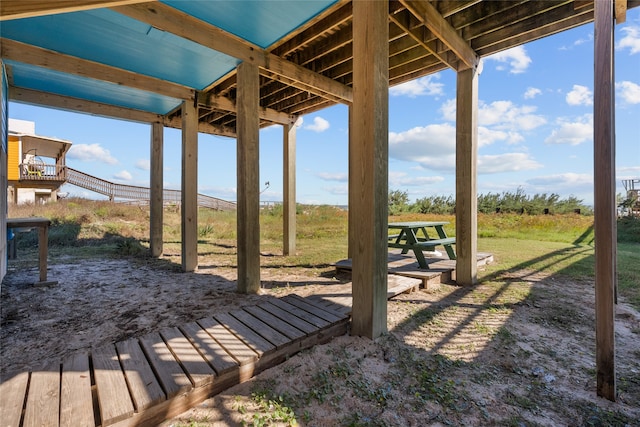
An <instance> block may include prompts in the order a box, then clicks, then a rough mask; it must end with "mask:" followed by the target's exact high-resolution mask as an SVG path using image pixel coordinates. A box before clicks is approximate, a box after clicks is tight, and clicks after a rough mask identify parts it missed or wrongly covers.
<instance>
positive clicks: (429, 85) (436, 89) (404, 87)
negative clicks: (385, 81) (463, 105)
mask: <svg viewBox="0 0 640 427" xmlns="http://www.w3.org/2000/svg"><path fill="white" fill-rule="evenodd" d="M439 78H440V76H438V75H437V74H433V75H430V76H426V77H421V78H419V79H415V80H411V81H408V82H405V83H402V84H399V85H397V86H393V87H391V88H389V95H391V96H403V95H406V96H408V97H410V98H415V97H416V96H423V95H428V96H439V95H443V94H444V92H443V91H442V88H443V87H444V84H442V83H437V82H435V81H434V80H436V79H439Z"/></svg>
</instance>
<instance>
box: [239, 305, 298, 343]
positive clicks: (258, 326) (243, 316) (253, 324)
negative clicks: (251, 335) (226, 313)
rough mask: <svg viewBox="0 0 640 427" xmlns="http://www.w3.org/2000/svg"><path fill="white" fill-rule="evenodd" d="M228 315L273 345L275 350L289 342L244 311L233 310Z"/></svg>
mask: <svg viewBox="0 0 640 427" xmlns="http://www.w3.org/2000/svg"><path fill="white" fill-rule="evenodd" d="M230 314H231V315H232V316H233V317H235V318H236V319H238V320H239V321H241V322H242V323H244V324H245V325H247V327H249V328H251V329H252V330H253V331H255V332H256V333H258V334H259V335H261V336H262V337H263V338H264V339H266V340H267V341H269V342H270V343H271V344H273V345H275V346H276V348H281V347H282V346H284V345H286V344H287V343H288V342H289V338H287V337H285V336H284V335H282V334H281V333H280V332H278V331H276V330H275V329H273V328H272V327H271V326H269V325H268V324H266V323H264V322H263V321H261V320H260V319H257V318H256V317H254V316H252V315H250V314H249V313H248V312H246V311H244V310H234V311H232V312H231V313H230Z"/></svg>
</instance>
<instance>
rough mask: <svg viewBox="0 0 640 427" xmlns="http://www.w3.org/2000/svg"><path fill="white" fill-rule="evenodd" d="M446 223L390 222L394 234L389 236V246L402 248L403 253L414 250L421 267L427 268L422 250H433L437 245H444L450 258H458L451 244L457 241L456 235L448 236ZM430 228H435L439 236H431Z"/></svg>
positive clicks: (390, 228)
mask: <svg viewBox="0 0 640 427" xmlns="http://www.w3.org/2000/svg"><path fill="white" fill-rule="evenodd" d="M446 224H448V222H446V221H413V222H390V223H389V230H392V232H394V234H390V235H389V236H388V246H389V247H390V248H397V249H402V253H403V254H406V253H408V252H409V251H410V250H411V251H413V253H414V254H415V256H416V259H417V260H418V264H419V265H420V268H427V261H426V260H425V258H424V254H423V253H422V251H423V250H433V249H435V247H436V246H440V245H441V246H444V248H445V250H446V251H447V255H449V259H456V253H455V252H454V251H453V247H452V246H451V245H453V244H455V243H456V239H455V237H447V233H446V232H445V231H444V226H445V225H446ZM429 228H433V229H434V230H435V232H436V234H437V235H438V237H437V238H433V237H432V236H429V233H428V231H427V229H429ZM432 231H433V230H432Z"/></svg>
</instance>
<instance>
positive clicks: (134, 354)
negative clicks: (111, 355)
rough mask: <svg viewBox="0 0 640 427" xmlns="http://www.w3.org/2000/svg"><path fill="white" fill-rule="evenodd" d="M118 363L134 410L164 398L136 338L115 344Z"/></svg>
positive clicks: (143, 408) (139, 410)
mask: <svg viewBox="0 0 640 427" xmlns="http://www.w3.org/2000/svg"><path fill="white" fill-rule="evenodd" d="M116 349H117V350H118V356H119V358H120V364H121V365H122V369H123V370H124V375H125V377H126V379H127V384H129V390H130V391H131V398H132V399H133V404H134V407H135V410H136V412H141V411H143V410H145V409H147V408H150V407H152V406H154V405H156V404H158V403H160V402H162V401H164V400H165V399H166V397H165V394H164V391H162V387H161V386H160V383H159V382H158V380H157V379H156V376H155V375H154V373H153V370H152V369H151V366H150V365H149V362H148V361H147V358H146V356H145V355H144V353H143V352H142V349H141V348H140V344H139V343H138V340H136V339H133V338H132V339H128V340H126V341H121V342H119V343H117V344H116Z"/></svg>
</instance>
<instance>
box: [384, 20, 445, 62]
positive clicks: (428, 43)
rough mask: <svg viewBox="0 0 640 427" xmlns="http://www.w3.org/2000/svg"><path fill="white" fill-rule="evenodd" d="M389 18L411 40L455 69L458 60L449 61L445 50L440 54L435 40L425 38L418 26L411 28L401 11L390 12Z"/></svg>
mask: <svg viewBox="0 0 640 427" xmlns="http://www.w3.org/2000/svg"><path fill="white" fill-rule="evenodd" d="M389 19H391V20H392V21H393V22H395V24H396V25H397V26H398V27H400V28H401V29H402V30H403V31H405V32H406V33H407V34H408V35H409V36H410V37H411V38H412V39H413V40H415V41H416V42H417V43H418V44H419V45H420V46H422V47H423V48H424V49H426V50H427V52H429V53H431V54H432V55H434V56H435V57H436V58H438V59H439V60H440V61H442V62H444V63H445V64H447V66H449V67H450V68H451V69H453V70H456V69H457V68H458V61H449V58H448V55H447V52H443V54H440V53H439V52H438V46H437V43H436V41H435V40H427V38H426V37H424V34H423V32H422V31H420V29H418V28H411V24H410V23H409V22H407V21H406V20H405V19H403V16H401V13H398V14H391V15H389Z"/></svg>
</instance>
